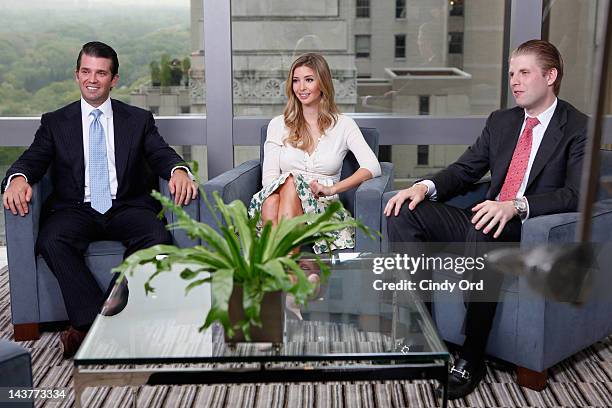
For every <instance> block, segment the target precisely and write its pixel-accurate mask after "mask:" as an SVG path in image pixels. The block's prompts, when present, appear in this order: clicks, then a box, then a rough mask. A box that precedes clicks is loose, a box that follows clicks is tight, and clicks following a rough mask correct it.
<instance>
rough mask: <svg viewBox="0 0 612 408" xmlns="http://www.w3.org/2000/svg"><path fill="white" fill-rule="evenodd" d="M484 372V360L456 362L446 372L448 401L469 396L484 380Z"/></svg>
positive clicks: (461, 360) (460, 360)
mask: <svg viewBox="0 0 612 408" xmlns="http://www.w3.org/2000/svg"><path fill="white" fill-rule="evenodd" d="M485 372H486V366H485V362H484V360H478V361H468V360H464V359H462V358H460V359H458V360H456V361H455V364H453V365H451V368H450V370H449V371H448V399H449V400H454V399H457V398H463V397H465V396H466V395H469V394H470V393H471V392H472V391H474V389H475V388H476V387H477V386H478V383H479V382H480V380H482V379H483V378H484V375H485Z"/></svg>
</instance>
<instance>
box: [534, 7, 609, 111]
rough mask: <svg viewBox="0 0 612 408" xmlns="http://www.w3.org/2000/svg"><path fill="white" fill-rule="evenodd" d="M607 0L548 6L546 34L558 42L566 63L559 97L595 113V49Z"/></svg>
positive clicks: (544, 21) (557, 44) (543, 33)
mask: <svg viewBox="0 0 612 408" xmlns="http://www.w3.org/2000/svg"><path fill="white" fill-rule="evenodd" d="M603 6H604V2H596V1H573V0H557V1H554V2H550V3H549V7H548V8H545V10H544V15H543V24H542V37H543V38H546V39H548V40H549V41H550V42H552V43H553V44H555V46H557V48H558V49H559V52H561V55H562V57H563V64H564V68H563V70H564V73H563V82H562V85H561V92H560V93H559V97H560V98H562V99H565V100H567V101H568V102H570V103H571V104H572V105H574V106H575V107H576V108H578V109H579V110H581V111H582V112H585V113H592V112H590V111H591V108H592V105H593V101H592V99H591V97H592V96H593V95H594V92H593V89H592V83H593V68H592V67H593V65H594V63H595V48H596V47H599V46H601V45H602V39H601V37H599V36H598V32H600V31H601V27H602V24H603V17H604V16H603Z"/></svg>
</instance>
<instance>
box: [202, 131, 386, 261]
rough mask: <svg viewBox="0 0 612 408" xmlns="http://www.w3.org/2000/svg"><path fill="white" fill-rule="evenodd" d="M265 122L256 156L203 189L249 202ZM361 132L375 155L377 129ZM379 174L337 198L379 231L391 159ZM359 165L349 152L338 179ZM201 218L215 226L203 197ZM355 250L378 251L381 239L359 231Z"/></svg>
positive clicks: (257, 179)
mask: <svg viewBox="0 0 612 408" xmlns="http://www.w3.org/2000/svg"><path fill="white" fill-rule="evenodd" d="M267 129H268V127H267V126H263V127H262V128H261V144H260V150H259V157H260V159H259V160H250V161H247V162H245V163H243V164H241V165H240V166H238V167H236V168H234V169H232V170H229V171H227V172H225V173H223V174H221V175H219V176H217V177H215V178H213V179H211V180H209V181H208V182H206V183H204V186H203V187H204V192H205V193H206V194H207V196H208V197H211V194H212V192H213V191H218V192H219V194H220V195H221V198H222V199H223V201H224V202H226V203H229V202H231V201H234V200H240V201H242V202H243V203H245V205H248V204H249V202H250V201H251V198H252V197H253V195H254V194H255V193H256V192H257V191H259V190H261V188H262V185H261V166H262V163H263V157H264V151H263V145H264V142H265V140H266V133H267ZM360 129H361V133H363V136H364V138H365V140H366V142H367V143H368V145H369V146H370V148H371V149H372V150H373V151H374V154H376V155H378V137H379V135H378V131H377V130H376V129H373V128H360ZM380 165H381V170H382V174H381V176H380V177H376V178H373V179H370V180H368V181H366V182H364V183H362V184H361V185H360V186H359V187H357V188H354V189H352V190H349V191H346V192H344V193H341V194H340V201H342V204H343V205H344V207H345V208H346V209H347V210H348V211H349V212H350V213H351V214H352V215H353V217H355V218H356V219H359V220H361V222H363V223H364V224H365V225H367V226H368V227H370V228H372V229H374V230H376V231H380V230H381V225H380V220H381V215H382V212H381V207H380V200H381V198H382V194H383V193H384V192H385V191H389V190H390V189H391V186H392V183H393V165H392V164H391V163H381V164H380ZM358 168H359V165H358V163H357V160H356V159H355V156H353V154H352V153H351V152H348V154H347V155H346V157H345V159H344V163H343V165H342V172H341V175H340V178H341V179H344V178H346V177H348V176H350V175H351V174H353V173H354V172H355V171H356V170H357V169H358ZM200 216H201V219H200V220H201V221H202V222H204V223H206V224H209V225H212V226H216V224H215V222H214V219H213V216H212V214H211V213H210V211H209V210H208V207H207V206H206V203H205V202H204V200H202V201H201V209H200ZM354 250H355V251H364V252H365V251H368V252H380V239H378V238H377V239H376V240H371V239H370V238H368V237H367V236H366V235H365V234H364V233H363V232H362V231H359V230H358V231H357V232H356V234H355V249H354Z"/></svg>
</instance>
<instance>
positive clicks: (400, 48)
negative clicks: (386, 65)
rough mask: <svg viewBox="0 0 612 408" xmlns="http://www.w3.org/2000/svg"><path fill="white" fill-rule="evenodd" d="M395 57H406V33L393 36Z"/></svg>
mask: <svg viewBox="0 0 612 408" xmlns="http://www.w3.org/2000/svg"><path fill="white" fill-rule="evenodd" d="M395 58H406V35H405V34H399V35H396V36H395Z"/></svg>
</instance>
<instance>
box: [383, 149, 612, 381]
mask: <svg viewBox="0 0 612 408" xmlns="http://www.w3.org/2000/svg"><path fill="white" fill-rule="evenodd" d="M601 159H602V166H601V175H602V177H605V176H609V175H612V151H603V150H602V151H601ZM487 188H488V183H487V182H482V183H477V184H476V185H474V188H473V190H472V191H470V192H468V193H466V194H464V195H462V196H458V197H455V198H453V199H452V200H450V201H448V204H450V205H454V206H456V207H460V208H467V207H468V206H469V205H472V204H474V203H475V202H478V201H482V200H483V199H484V197H485V193H486V191H487ZM393 194H394V192H390V193H387V194H385V196H384V198H383V206H384V205H385V204H386V203H387V201H388V200H389V198H391V197H392V196H393ZM610 198H611V197H610V195H609V194H608V193H607V192H606V191H605V190H603V189H602V191H600V193H599V197H598V202H597V203H596V205H595V209H594V214H593V218H592V219H593V224H592V226H593V228H592V242H597V243H604V242H610V241H612V199H610ZM577 220H578V213H576V212H572V213H561V214H552V215H543V216H539V217H534V218H531V219H528V220H527V221H526V222H525V223H524V224H523V228H522V236H521V248H524V249H529V248H533V247H534V246H537V245H544V244H547V243H549V244H562V243H569V242H574V241H575V230H576V224H577ZM383 231H384V232H383V236H384V237H383V247H384V248H385V249H386V248H388V238H387V235H386V222H383ZM602 256H603V257H607V258H608V259H607V265H609V261H610V259H609V257H610V256H612V254H606V253H605V251H600V253H599V257H600V258H601V257H602ZM598 261H599V264H600V265H602V267H601V268H599V269H598V270H595V272H594V275H595V276H593V282H596V285H599V286H600V290H609V289H610V286H611V284H610V282H611V281H610V278H609V273H608V270H607V269H606V268H605V267H604V265H605V263H602V260H601V259H599V260H598ZM453 275H454V276H453ZM433 279H434V280H435V281H443V280H445V279H449V280H455V281H458V280H459V277H458V275H456V274H453V273H448V274H444V273H441V272H440V273H438V272H435V273H434V276H433ZM609 299H610V296H591V297H590V298H589V300H588V301H586V302H585V303H584V304H582V305H580V306H576V305H573V304H569V303H563V302H556V301H553V300H551V299H548V298H545V297H544V296H542V295H540V294H538V293H536V291H534V289H533V288H532V287H531V286H530V285H529V283H528V281H527V278H526V277H525V276H520V277H515V276H506V277H504V281H503V283H502V287H501V294H500V300H499V301H500V303H499V306H498V307H497V310H496V315H495V320H494V322H493V327H492V330H491V334H490V336H489V341H488V345H487V354H489V355H491V356H494V357H498V358H501V359H503V360H506V361H508V362H510V363H513V364H515V365H516V366H517V382H518V383H519V384H520V385H523V386H526V387H529V388H532V389H536V390H541V389H543V388H544V387H545V385H546V378H547V369H548V368H550V367H552V366H553V365H555V364H557V363H558V362H560V361H561V360H563V359H565V358H567V357H570V356H571V355H573V354H574V353H577V352H578V351H580V350H582V349H584V348H585V347H588V346H590V345H591V344H593V343H595V342H597V341H599V340H601V339H603V338H605V337H606V336H608V335H610V334H611V333H612V304H611V303H610V301H609ZM465 311H466V309H465V304H464V298H463V295H462V294H461V293H447V292H436V293H435V294H434V306H433V315H434V316H433V317H434V320H435V322H436V325H437V327H438V331H439V332H440V335H441V337H442V338H443V339H444V340H446V341H449V342H451V343H455V344H463V341H464V339H465V336H464V334H463V320H464V316H465Z"/></svg>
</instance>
